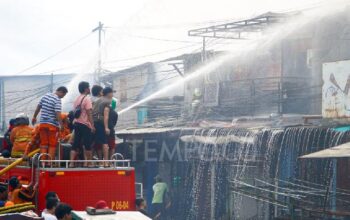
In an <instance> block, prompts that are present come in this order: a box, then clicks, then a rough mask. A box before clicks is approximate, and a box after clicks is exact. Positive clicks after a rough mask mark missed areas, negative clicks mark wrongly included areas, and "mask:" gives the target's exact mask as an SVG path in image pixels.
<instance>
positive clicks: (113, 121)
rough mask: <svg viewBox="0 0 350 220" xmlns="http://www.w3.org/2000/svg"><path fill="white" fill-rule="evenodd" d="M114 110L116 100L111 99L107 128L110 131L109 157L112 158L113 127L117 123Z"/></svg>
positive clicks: (113, 147) (113, 145)
mask: <svg viewBox="0 0 350 220" xmlns="http://www.w3.org/2000/svg"><path fill="white" fill-rule="evenodd" d="M116 108H117V100H116V99H112V103H111V109H110V111H109V117H108V127H109V130H110V131H111V132H110V134H109V136H108V146H109V157H112V156H113V154H115V151H116V149H115V148H116V144H115V126H116V125H117V122H118V113H117V112H116V111H115V110H116Z"/></svg>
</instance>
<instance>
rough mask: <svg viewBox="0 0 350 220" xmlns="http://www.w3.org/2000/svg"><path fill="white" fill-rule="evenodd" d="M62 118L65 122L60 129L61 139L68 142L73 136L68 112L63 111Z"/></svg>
mask: <svg viewBox="0 0 350 220" xmlns="http://www.w3.org/2000/svg"><path fill="white" fill-rule="evenodd" d="M61 119H62V124H63V130H61V131H60V134H59V140H60V141H61V142H62V143H67V142H68V141H69V139H70V138H71V132H70V129H69V119H68V113H61Z"/></svg>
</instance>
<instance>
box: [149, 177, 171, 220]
mask: <svg viewBox="0 0 350 220" xmlns="http://www.w3.org/2000/svg"><path fill="white" fill-rule="evenodd" d="M154 180H155V181H156V183H155V184H154V185H153V199H152V206H153V217H156V216H161V217H162V218H163V215H164V211H165V210H164V209H165V207H164V199H165V196H166V193H167V191H168V185H167V184H166V183H165V182H163V179H162V178H161V177H160V176H159V175H157V176H156V177H155V178H154Z"/></svg>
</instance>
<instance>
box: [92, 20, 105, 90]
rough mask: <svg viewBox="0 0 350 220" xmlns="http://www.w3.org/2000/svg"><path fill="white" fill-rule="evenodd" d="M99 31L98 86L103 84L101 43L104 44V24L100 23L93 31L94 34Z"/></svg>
mask: <svg viewBox="0 0 350 220" xmlns="http://www.w3.org/2000/svg"><path fill="white" fill-rule="evenodd" d="M95 31H98V61H97V77H96V79H95V80H96V81H97V83H98V84H101V70H102V61H101V60H102V58H101V43H102V31H103V24H102V22H101V21H100V22H98V26H97V27H96V28H95V29H93V30H92V32H95Z"/></svg>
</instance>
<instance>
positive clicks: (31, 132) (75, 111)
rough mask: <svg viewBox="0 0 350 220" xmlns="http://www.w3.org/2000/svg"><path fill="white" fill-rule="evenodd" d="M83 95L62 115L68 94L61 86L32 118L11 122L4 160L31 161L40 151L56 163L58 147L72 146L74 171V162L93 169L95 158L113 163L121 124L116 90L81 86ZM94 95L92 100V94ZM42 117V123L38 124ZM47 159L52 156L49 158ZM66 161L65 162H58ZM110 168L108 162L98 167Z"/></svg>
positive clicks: (48, 94) (43, 101) (6, 135)
mask: <svg viewBox="0 0 350 220" xmlns="http://www.w3.org/2000/svg"><path fill="white" fill-rule="evenodd" d="M78 90H79V93H80V95H79V96H78V97H77V98H76V100H75V101H74V104H73V106H72V111H71V112H69V113H64V112H62V103H61V99H62V98H64V97H65V96H66V94H67V93H68V90H67V88H66V87H64V86H61V87H59V88H57V90H56V91H55V92H54V93H47V94H46V95H44V96H43V97H42V98H41V99H40V102H39V104H38V105H37V107H36V110H35V112H34V114H33V117H32V120H31V122H32V126H34V127H32V126H31V125H30V121H29V117H28V116H27V115H25V114H24V113H22V114H19V115H17V116H16V118H15V119H11V120H10V125H9V128H8V131H7V132H6V133H5V136H4V141H3V150H2V156H3V157H12V158H21V157H23V158H24V159H28V154H29V153H30V152H32V151H33V150H35V149H38V148H40V153H42V154H43V155H44V157H42V158H43V159H47V158H48V159H52V160H54V159H56V152H57V146H58V145H59V144H60V143H70V144H71V152H70V158H69V159H70V160H72V162H71V163H70V165H69V166H70V167H76V166H77V164H78V163H74V162H73V161H74V160H77V159H79V160H84V161H85V162H84V163H83V166H84V167H93V166H96V164H93V163H92V160H93V156H94V155H95V156H96V157H97V158H98V159H99V160H109V159H111V157H112V155H113V154H114V153H115V147H116V145H115V126H116V124H117V120H118V114H117V112H116V100H115V99H114V98H113V93H114V91H113V89H112V88H110V87H106V88H103V87H101V86H99V85H94V86H93V87H92V89H91V90H90V84H89V83H88V82H84V81H83V82H80V83H79V86H78ZM91 92H92V96H90V93H91ZM39 113H40V119H39V120H37V118H38V116H39ZM45 155H48V157H46V156H45ZM58 159H62V158H58ZM98 165H99V166H104V167H108V166H109V163H108V162H103V163H101V164H98Z"/></svg>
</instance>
